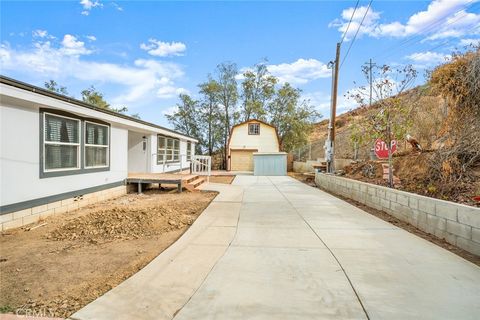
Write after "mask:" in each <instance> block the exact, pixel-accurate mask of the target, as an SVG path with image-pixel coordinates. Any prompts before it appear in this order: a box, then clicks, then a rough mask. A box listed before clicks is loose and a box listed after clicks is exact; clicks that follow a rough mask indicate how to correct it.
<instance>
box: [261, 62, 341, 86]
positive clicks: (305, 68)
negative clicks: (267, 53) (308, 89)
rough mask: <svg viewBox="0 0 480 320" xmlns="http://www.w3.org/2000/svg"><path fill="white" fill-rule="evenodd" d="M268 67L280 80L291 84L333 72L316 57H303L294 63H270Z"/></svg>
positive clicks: (328, 75) (302, 82) (303, 82)
mask: <svg viewBox="0 0 480 320" xmlns="http://www.w3.org/2000/svg"><path fill="white" fill-rule="evenodd" d="M267 69H268V71H269V72H270V73H271V74H272V75H274V76H275V77H277V78H278V79H279V81H280V82H289V83H291V84H305V83H307V82H309V81H312V80H316V79H320V78H328V77H330V76H331V73H332V72H331V70H330V69H328V67H327V65H326V64H324V63H322V62H320V61H318V60H316V59H302V58H300V59H298V60H297V61H295V62H292V63H281V64H270V65H268V66H267Z"/></svg>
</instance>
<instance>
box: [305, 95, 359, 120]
mask: <svg viewBox="0 0 480 320" xmlns="http://www.w3.org/2000/svg"><path fill="white" fill-rule="evenodd" d="M351 90H355V89H351ZM347 92H348V91H347ZM347 92H345V93H344V94H343V95H339V96H338V97H337V115H339V114H342V113H345V112H347V111H349V110H352V109H354V108H356V107H357V106H358V103H357V102H356V101H354V100H352V99H349V98H347V97H346V96H345V95H346V94H347ZM302 98H303V99H306V100H309V101H310V105H313V106H314V107H315V109H316V110H317V111H318V112H319V113H320V114H321V115H323V119H329V118H330V108H331V99H330V93H325V92H322V91H313V92H307V93H304V94H303V95H302Z"/></svg>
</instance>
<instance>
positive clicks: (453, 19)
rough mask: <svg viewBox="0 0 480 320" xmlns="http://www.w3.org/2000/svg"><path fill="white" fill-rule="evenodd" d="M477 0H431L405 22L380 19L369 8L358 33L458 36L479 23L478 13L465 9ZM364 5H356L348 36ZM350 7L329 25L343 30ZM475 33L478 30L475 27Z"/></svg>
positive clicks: (349, 15) (479, 24) (352, 31)
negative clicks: (382, 20) (423, 8)
mask: <svg viewBox="0 0 480 320" xmlns="http://www.w3.org/2000/svg"><path fill="white" fill-rule="evenodd" d="M478 1H480V0H473V1H472V0H433V1H432V2H431V3H430V4H429V5H428V7H427V9H426V10H424V11H419V12H417V13H415V14H413V15H411V16H410V17H409V18H408V20H407V21H406V22H405V23H401V22H399V21H393V22H388V23H382V22H380V17H381V12H376V11H374V9H373V8H370V10H369V12H368V14H367V16H366V18H365V21H364V24H363V25H362V27H361V28H360V31H359V37H361V36H362V35H364V34H366V35H369V36H371V37H385V36H390V37H399V38H400V37H407V36H410V35H414V34H415V35H416V34H423V35H425V36H427V39H429V40H434V39H440V38H448V37H461V36H464V35H467V34H469V33H470V34H471V33H472V32H474V31H472V30H473V29H474V28H475V27H477V26H480V14H475V13H469V12H467V11H466V10H465V8H466V7H467V6H468V5H471V4H472V3H475V2H478ZM365 10H366V7H360V8H358V9H357V12H356V13H355V16H354V18H353V19H352V23H351V25H350V28H349V30H348V33H347V35H346V40H347V41H348V40H350V39H351V38H352V36H353V34H354V33H355V32H356V31H357V28H358V26H359V24H360V22H361V19H362V17H363V15H364V14H365ZM352 12H353V8H348V9H345V10H343V11H342V16H341V19H336V20H334V21H333V22H331V23H330V24H329V27H336V28H337V29H338V31H339V32H341V33H342V34H343V32H344V31H345V30H346V28H347V25H348V21H349V20H350V17H351V15H352ZM475 32H476V33H477V34H478V33H479V32H480V30H477V31H475Z"/></svg>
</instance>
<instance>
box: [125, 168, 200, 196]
mask: <svg viewBox="0 0 480 320" xmlns="http://www.w3.org/2000/svg"><path fill="white" fill-rule="evenodd" d="M197 177H198V176H196V175H193V174H180V173H129V174H128V178H127V184H128V183H132V184H134V183H136V184H137V185H138V193H142V184H144V183H158V184H159V185H162V184H176V185H177V189H178V192H182V188H183V186H184V185H185V184H187V183H188V182H190V181H192V180H194V179H195V178H197Z"/></svg>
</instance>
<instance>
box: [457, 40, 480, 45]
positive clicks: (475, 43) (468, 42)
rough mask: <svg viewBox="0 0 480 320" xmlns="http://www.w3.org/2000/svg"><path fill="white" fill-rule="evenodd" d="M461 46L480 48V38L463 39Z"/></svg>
mask: <svg viewBox="0 0 480 320" xmlns="http://www.w3.org/2000/svg"><path fill="white" fill-rule="evenodd" d="M460 45H461V46H463V47H466V46H480V38H479V39H468V38H467V39H462V40H460Z"/></svg>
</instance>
